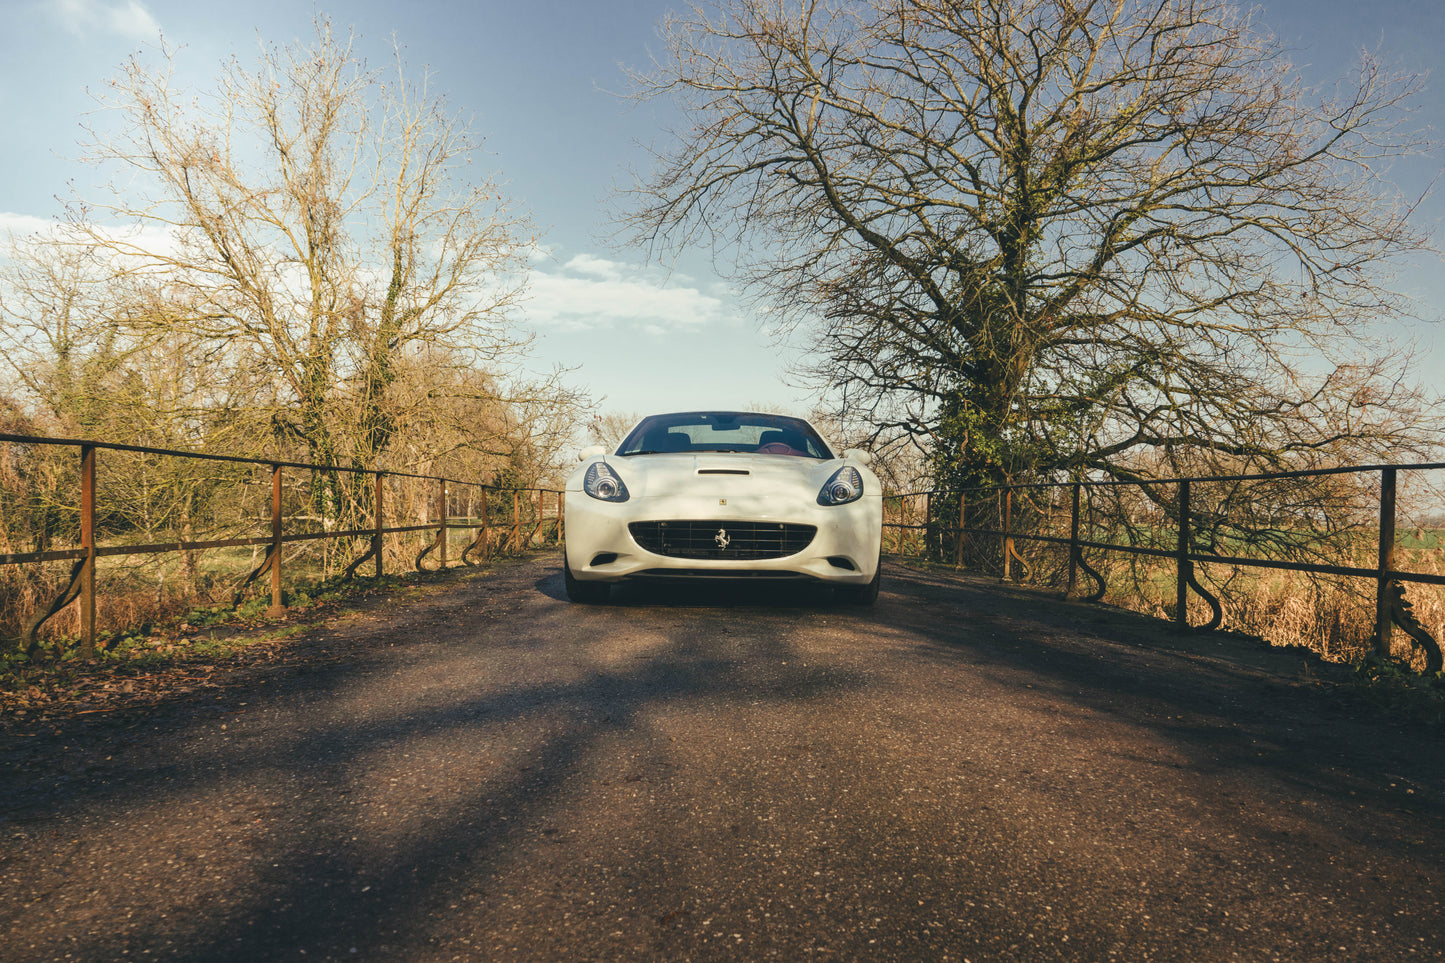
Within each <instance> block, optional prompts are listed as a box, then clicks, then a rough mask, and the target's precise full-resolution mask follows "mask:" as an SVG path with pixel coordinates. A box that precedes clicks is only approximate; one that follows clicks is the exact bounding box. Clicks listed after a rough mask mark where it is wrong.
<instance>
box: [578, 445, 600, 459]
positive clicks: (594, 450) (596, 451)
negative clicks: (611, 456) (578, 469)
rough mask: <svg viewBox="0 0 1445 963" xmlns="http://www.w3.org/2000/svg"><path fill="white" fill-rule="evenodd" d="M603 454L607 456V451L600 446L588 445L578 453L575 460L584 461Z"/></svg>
mask: <svg viewBox="0 0 1445 963" xmlns="http://www.w3.org/2000/svg"><path fill="white" fill-rule="evenodd" d="M605 454H607V449H606V448H604V447H603V446H601V445H588V446H587V447H586V448H583V449H582V450H581V451H579V452H578V453H577V460H578V461H586V460H587V459H589V458H591V457H593V456H594V455H605Z"/></svg>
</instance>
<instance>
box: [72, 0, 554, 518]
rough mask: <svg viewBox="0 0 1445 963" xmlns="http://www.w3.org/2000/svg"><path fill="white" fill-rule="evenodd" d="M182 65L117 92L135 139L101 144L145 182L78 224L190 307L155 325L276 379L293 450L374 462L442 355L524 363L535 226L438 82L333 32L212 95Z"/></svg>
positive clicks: (109, 160)
mask: <svg viewBox="0 0 1445 963" xmlns="http://www.w3.org/2000/svg"><path fill="white" fill-rule="evenodd" d="M162 53H163V54H164V58H163V60H162V62H161V64H160V65H159V66H158V67H151V66H148V65H147V64H146V63H145V62H144V61H143V60H142V59H141V58H134V59H132V61H131V62H130V63H129V64H128V65H127V66H126V68H125V70H124V71H123V73H122V74H121V75H120V76H119V77H118V78H117V79H116V80H114V81H112V82H111V84H110V86H109V88H108V89H107V91H106V92H105V93H104V95H103V97H102V103H103V104H104V106H106V107H109V108H111V109H112V110H113V111H114V112H115V114H116V115H117V116H118V117H119V119H120V121H121V124H120V126H119V128H118V129H117V130H114V131H112V132H108V133H102V132H99V131H97V132H96V133H94V135H93V138H92V141H91V143H90V145H89V157H90V158H91V159H92V160H94V161H95V162H97V163H98V164H101V165H105V166H107V167H109V168H112V169H115V170H116V171H117V173H118V175H120V176H127V177H130V178H132V179H133V181H134V184H135V185H136V186H135V187H121V186H117V189H116V190H115V191H114V192H113V193H112V195H111V196H110V199H109V200H108V201H107V202H106V203H104V204H101V205H97V206H93V207H91V206H76V207H75V208H74V209H73V210H72V211H71V214H70V223H71V229H72V232H73V234H74V235H76V236H80V237H83V238H84V241H85V243H86V245H87V246H88V247H89V248H92V249H99V250H103V251H104V252H106V254H107V256H108V258H109V264H110V266H111V267H112V269H113V270H115V271H116V272H118V273H120V274H122V275H124V276H126V277H129V278H131V279H133V281H134V283H137V284H151V285H156V286H163V287H164V288H165V291H166V295H167V299H168V301H169V303H171V304H173V305H183V306H184V307H185V311H184V313H182V314H175V313H167V314H165V315H163V316H156V317H153V318H151V319H150V320H151V321H153V322H154V323H156V324H160V325H162V326H164V327H165V329H166V330H167V331H172V332H174V331H181V332H184V334H185V336H186V337H188V338H190V339H192V340H193V341H194V342H195V343H198V344H204V345H205V346H206V347H207V349H208V350H210V351H213V352H219V353H223V354H225V355H227V356H229V357H230V358H232V360H233V361H234V362H235V363H236V364H237V367H238V369H245V370H250V371H258V370H259V371H264V372H265V373H266V374H267V375H269V377H270V379H272V380H273V381H274V383H275V385H276V390H275V394H274V399H273V402H274V409H273V411H272V412H271V418H270V422H271V425H272V427H273V429H274V432H275V434H276V436H277V437H278V438H279V439H280V440H281V442H282V443H285V442H286V440H287V439H295V440H297V441H298V442H299V443H300V444H301V445H303V446H304V450H305V455H306V457H307V458H308V460H310V461H313V462H317V463H321V464H328V465H331V464H334V465H351V466H355V467H372V466H374V465H376V464H377V460H378V458H379V457H380V456H381V454H382V453H383V452H384V451H385V450H386V449H387V447H388V446H389V445H390V444H391V440H392V438H393V437H394V435H395V434H396V433H397V431H398V430H399V429H400V428H401V427H404V426H405V425H404V422H405V420H406V413H407V411H408V409H407V408H404V407H402V406H400V405H398V404H397V403H396V400H395V399H394V398H393V397H392V394H393V386H394V385H395V383H396V381H397V379H398V377H399V374H398V373H399V372H400V371H401V370H403V369H404V368H405V367H407V365H408V364H409V363H410V362H411V361H413V360H415V359H416V358H418V357H419V356H420V354H421V353H423V352H424V351H425V350H426V349H428V348H430V347H434V346H441V347H444V348H445V349H446V350H447V351H448V352H450V353H451V354H452V355H454V356H455V355H460V356H462V357H463V358H464V360H465V361H466V362H467V363H469V364H476V365H482V364H489V363H493V362H504V363H506V364H508V365H510V364H511V363H512V362H513V361H514V360H515V356H516V353H517V352H518V351H519V350H521V349H522V348H523V347H524V345H525V340H526V339H525V338H519V337H517V336H515V335H514V334H512V333H511V331H510V330H509V328H508V327H507V325H506V315H507V312H508V309H509V308H510V307H511V305H512V304H513V303H514V302H515V301H516V299H517V298H518V297H519V295H520V294H521V292H522V290H523V283H524V266H525V263H524V256H523V255H524V249H525V246H526V245H527V244H528V243H530V236H529V234H528V228H527V225H526V222H525V221H524V220H523V219H522V218H521V217H519V216H518V215H516V214H514V213H512V212H511V211H510V210H509V209H508V206H507V204H506V202H505V200H504V198H503V196H502V193H501V191H500V190H499V189H498V187H497V186H496V185H495V184H494V183H493V182H492V181H490V180H489V179H486V178H480V179H478V178H477V177H476V176H475V174H474V173H473V172H471V171H469V170H464V168H465V167H466V165H467V164H469V163H470V161H471V160H472V158H473V155H474V153H475V152H476V149H477V144H476V143H475V140H474V138H473V137H472V136H471V134H470V132H469V130H468V128H467V127H466V125H464V124H463V123H462V122H460V121H459V120H457V119H456V118H454V117H453V116H451V115H450V114H449V113H448V112H447V109H446V105H445V104H444V102H442V101H441V100H440V99H438V98H436V97H434V96H433V95H432V94H431V93H430V91H429V90H428V89H427V88H426V85H425V83H424V82H423V83H421V84H417V83H414V82H412V81H410V80H408V79H407V77H406V76H405V74H404V71H403V70H402V69H401V67H400V65H398V76H397V77H396V78H394V79H393V80H391V81H389V82H383V77H382V76H381V75H379V74H377V73H374V72H372V71H370V70H368V69H367V68H366V67H365V65H364V64H362V63H361V62H360V61H359V60H358V59H357V57H356V55H355V54H354V53H353V51H352V49H351V47H350V44H349V42H347V41H344V40H342V39H340V38H338V37H336V36H334V35H333V33H332V30H331V26H330V24H329V23H328V22H327V21H325V20H324V19H323V20H318V22H317V38H316V41H315V42H314V43H313V44H311V45H309V46H296V47H285V48H276V47H271V48H267V49H265V51H264V52H263V55H262V56H261V58H260V61H259V63H258V64H257V65H256V66H255V67H252V68H247V67H244V66H242V65H241V64H239V63H237V62H234V61H233V62H231V63H230V64H229V65H227V67H226V69H225V71H224V73H223V75H222V77H221V80H220V84H219V88H218V90H217V91H216V93H215V94H214V96H211V97H209V98H200V97H195V96H193V95H192V94H190V93H188V92H186V91H181V90H177V89H174V88H173V87H172V85H171V83H170V71H169V65H170V52H169V51H163V52H162ZM117 184H118V185H119V176H118V178H117ZM117 224H118V225H121V228H120V229H118V228H117V227H116V225H117ZM142 320H143V321H144V320H146V319H142ZM317 498H318V506H317V507H318V509H319V510H321V511H323V512H324V513H325V514H327V515H332V516H334V515H335V514H336V513H337V512H339V511H340V510H342V508H343V507H344V503H345V502H346V501H347V500H348V493H347V492H346V491H345V486H344V485H343V484H342V480H341V479H340V477H339V476H333V477H331V478H323V479H321V480H320V484H319V486H318V489H317Z"/></svg>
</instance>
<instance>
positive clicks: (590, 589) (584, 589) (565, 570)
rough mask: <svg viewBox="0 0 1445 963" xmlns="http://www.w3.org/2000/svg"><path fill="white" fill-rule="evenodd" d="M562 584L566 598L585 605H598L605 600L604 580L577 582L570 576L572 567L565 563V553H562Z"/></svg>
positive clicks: (606, 587)
mask: <svg viewBox="0 0 1445 963" xmlns="http://www.w3.org/2000/svg"><path fill="white" fill-rule="evenodd" d="M562 584H563V586H564V587H565V588H566V590H567V599H568V601H571V602H582V603H584V604H586V605H600V604H601V603H603V602H606V601H607V595H608V585H607V583H606V582H579V581H577V579H575V578H573V577H572V567H571V566H569V565H568V564H567V553H566V552H563V553H562Z"/></svg>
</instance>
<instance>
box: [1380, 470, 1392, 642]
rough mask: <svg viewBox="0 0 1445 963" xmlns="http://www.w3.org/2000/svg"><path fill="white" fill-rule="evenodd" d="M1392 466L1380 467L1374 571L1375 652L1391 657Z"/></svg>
mask: <svg viewBox="0 0 1445 963" xmlns="http://www.w3.org/2000/svg"><path fill="white" fill-rule="evenodd" d="M1395 482H1396V478H1395V469H1393V468H1385V469H1381V471H1380V544H1379V562H1378V565H1377V568H1376V575H1375V654H1377V655H1379V656H1380V657H1381V658H1389V657H1390V633H1391V630H1392V625H1391V616H1390V610H1391V602H1390V572H1391V570H1393V569H1394V567H1395Z"/></svg>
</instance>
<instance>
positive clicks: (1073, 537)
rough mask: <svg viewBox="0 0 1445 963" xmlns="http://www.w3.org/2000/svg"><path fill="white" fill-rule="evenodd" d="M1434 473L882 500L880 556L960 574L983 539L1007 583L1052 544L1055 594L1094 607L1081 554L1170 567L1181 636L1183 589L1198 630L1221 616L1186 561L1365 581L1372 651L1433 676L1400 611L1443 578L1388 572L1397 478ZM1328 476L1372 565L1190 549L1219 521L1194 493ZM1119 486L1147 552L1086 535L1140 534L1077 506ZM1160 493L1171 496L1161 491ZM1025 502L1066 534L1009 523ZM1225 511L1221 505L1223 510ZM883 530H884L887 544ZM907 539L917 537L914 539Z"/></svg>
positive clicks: (1423, 640) (1173, 482)
mask: <svg viewBox="0 0 1445 963" xmlns="http://www.w3.org/2000/svg"><path fill="white" fill-rule="evenodd" d="M1441 469H1445V463H1430V464H1415V465H1369V466H1359V467H1350V468H1335V469H1321V470H1315V471H1301V472H1279V473H1264V474H1248V475H1217V476H1205V477H1195V478H1167V479H1150V480H1139V481H1117V480H1109V481H1076V482H1058V483H1033V484H1022V485H1000V486H996V487H990V488H975V489H968V490H964V491H952V492H945V491H936V490H935V491H920V492H908V493H901V494H888V495H887V496H886V498H885V518H884V529H885V537H884V546H885V551H887V550H889V548H891V549H892V551H893V552H894V553H896V554H920V555H922V554H926V555H929V556H930V557H933V558H935V559H939V560H944V561H950V560H951V561H952V562H953V564H954V565H955V566H957V567H963V564H964V544H965V536H985V537H987V538H989V539H997V542H996V549H995V550H994V552H991V553H989V554H990V556H991V558H990V567H991V568H992V570H993V571H995V572H997V573H999V574H1000V575H1001V577H1002V578H1003V579H1004V580H1011V579H1013V578H1014V573H1015V570H1016V569H1017V568H1019V567H1020V566H1023V567H1027V564H1028V563H1027V562H1026V560H1025V559H1024V558H1023V556H1022V555H1020V554H1019V551H1018V543H1019V542H1033V543H1038V544H1053V545H1057V546H1060V547H1063V548H1066V549H1067V552H1068V565H1067V576H1066V577H1065V579H1064V586H1063V587H1064V591H1065V594H1066V595H1068V596H1070V597H1082V598H1085V599H1087V600H1091V601H1097V600H1099V599H1101V598H1102V597H1103V595H1104V592H1105V589H1106V586H1105V581H1104V577H1103V576H1102V575H1100V574H1099V573H1098V571H1097V570H1096V569H1095V568H1093V567H1092V566H1091V565H1089V563H1088V561H1087V557H1086V555H1085V553H1086V552H1106V553H1121V554H1125V555H1132V556H1145V557H1147V556H1152V557H1155V558H1158V559H1161V560H1168V561H1172V563H1173V568H1174V586H1173V587H1174V599H1175V604H1174V621H1175V622H1176V624H1178V625H1179V626H1180V627H1181V628H1187V627H1189V621H1188V604H1187V603H1188V599H1189V593H1190V592H1191V591H1192V592H1194V593H1195V594H1196V595H1197V596H1199V597H1200V598H1202V599H1203V600H1204V601H1205V602H1206V603H1207V604H1208V605H1209V608H1210V610H1211V613H1212V614H1211V618H1210V619H1209V621H1208V622H1207V623H1206V624H1204V625H1202V626H1199V628H1200V629H1202V630H1210V629H1215V628H1217V627H1219V625H1220V623H1221V621H1222V617H1223V611H1222V608H1221V606H1220V603H1219V600H1218V599H1217V598H1215V596H1214V595H1213V594H1211V593H1210V592H1209V591H1208V590H1207V589H1205V588H1204V587H1203V586H1201V585H1200V583H1199V581H1198V579H1197V578H1196V577H1195V571H1194V566H1195V565H1196V563H1222V564H1226V565H1231V566H1238V567H1241V568H1251V567H1253V568H1262V569H1276V570H1282V571H1290V572H1302V573H1308V574H1311V575H1328V576H1340V577H1345V578H1361V579H1369V580H1371V581H1372V582H1373V583H1374V601H1375V612H1374V624H1375V634H1374V645H1375V650H1376V652H1377V653H1378V654H1380V655H1382V656H1388V655H1389V653H1390V651H1391V649H1390V646H1391V635H1392V630H1393V629H1395V628H1400V629H1402V630H1403V631H1405V632H1406V633H1407V634H1408V635H1409V636H1410V638H1411V639H1412V640H1413V641H1414V642H1415V643H1416V644H1418V645H1419V646H1420V647H1421V648H1422V649H1423V650H1424V651H1425V654H1426V663H1427V671H1431V672H1439V671H1441V669H1442V654H1441V648H1440V645H1439V644H1438V643H1437V642H1436V640H1435V639H1434V638H1433V637H1432V636H1431V635H1430V633H1429V632H1428V631H1426V629H1425V628H1424V627H1423V626H1422V625H1420V623H1419V622H1418V621H1417V620H1416V619H1415V618H1414V616H1413V615H1412V614H1411V612H1410V603H1409V602H1407V601H1405V597H1404V595H1405V585H1406V584H1408V583H1415V584H1428V585H1445V575H1442V574H1439V573H1438V572H1423V571H1412V570H1409V569H1404V568H1399V567H1397V564H1396V558H1397V552H1396V545H1397V537H1396V525H1397V492H1398V485H1399V476H1400V473H1401V472H1430V471H1439V470H1441ZM1330 476H1349V481H1350V484H1349V485H1348V486H1346V487H1347V490H1348V491H1349V492H1351V493H1353V495H1354V506H1353V511H1354V513H1355V516H1356V517H1355V519H1354V521H1355V523H1356V524H1355V526H1354V528H1355V530H1356V531H1358V530H1365V531H1369V532H1370V533H1371V535H1372V538H1373V543H1374V544H1373V545H1372V546H1371V548H1372V549H1373V551H1372V553H1371V554H1372V555H1373V557H1374V561H1375V564H1374V565H1372V566H1363V565H1358V564H1356V565H1346V564H1334V563H1331V562H1327V561H1303V560H1299V559H1291V558H1269V557H1259V556H1250V555H1241V554H1237V553H1235V552H1229V553H1225V552H1221V551H1218V550H1206V549H1203V548H1201V547H1200V546H1199V545H1197V544H1196V542H1197V540H1198V533H1199V532H1200V531H1201V528H1202V526H1201V525H1200V524H1197V523H1198V522H1199V521H1200V520H1201V518H1205V519H1206V520H1212V519H1218V518H1220V517H1222V516H1221V514H1220V512H1221V511H1222V510H1223V509H1221V506H1220V505H1218V504H1216V505H1211V506H1206V507H1204V508H1203V509H1202V510H1201V507H1200V506H1199V505H1198V504H1197V501H1196V495H1195V492H1196V490H1197V488H1198V487H1199V486H1201V485H1209V486H1212V487H1213V488H1215V489H1224V490H1226V491H1230V492H1232V493H1234V495H1232V496H1231V497H1238V493H1240V492H1246V491H1247V489H1248V487H1249V486H1250V485H1252V484H1256V483H1263V484H1279V483H1284V482H1300V483H1312V484H1318V483H1320V482H1322V481H1323V480H1324V479H1327V478H1329V477H1330ZM1121 487H1128V488H1132V489H1134V490H1136V491H1137V492H1138V493H1139V494H1140V495H1141V498H1140V503H1141V504H1146V505H1149V506H1152V507H1153V508H1155V509H1156V510H1157V512H1156V514H1155V515H1154V517H1153V518H1152V519H1151V520H1150V524H1151V525H1152V529H1151V534H1152V535H1153V536H1154V537H1153V538H1151V539H1148V541H1152V542H1153V544H1140V542H1139V541H1138V540H1134V541H1131V542H1127V543H1121V542H1118V541H1103V540H1100V539H1099V538H1097V537H1095V534H1094V533H1095V532H1096V531H1097V530H1099V529H1108V528H1112V529H1114V530H1116V531H1117V530H1120V529H1126V530H1131V531H1139V530H1140V529H1141V528H1143V527H1147V526H1141V525H1140V524H1139V523H1138V522H1137V521H1130V522H1128V523H1127V524H1120V521H1121V520H1120V519H1112V520H1111V519H1108V518H1103V519H1102V520H1101V519H1100V518H1099V517H1097V513H1096V512H1094V511H1088V512H1086V511H1085V509H1084V506H1085V504H1086V502H1088V503H1092V501H1093V500H1094V499H1093V498H1092V497H1091V496H1092V495H1094V494H1097V493H1100V492H1102V491H1104V490H1106V489H1117V488H1121ZM1170 489H1173V491H1172V492H1170ZM1362 492H1372V493H1377V494H1376V498H1377V506H1376V509H1377V514H1376V515H1375V517H1374V518H1372V519H1370V523H1369V524H1363V523H1362V520H1361V519H1360V518H1359V514H1360V511H1361V509H1360V504H1359V495H1360V493H1362ZM1025 494H1027V495H1029V496H1030V497H1031V498H1032V499H1033V500H1035V501H1037V502H1040V503H1046V504H1048V505H1050V506H1054V505H1059V504H1060V503H1061V502H1066V503H1067V505H1068V508H1067V524H1068V528H1067V532H1066V533H1064V532H1063V531H1062V529H1061V526H1060V524H1059V522H1060V521H1062V516H1063V514H1064V513H1063V512H1062V511H1061V512H1059V513H1058V515H1059V516H1060V517H1059V518H1056V519H1053V520H1052V523H1051V524H1049V525H1037V524H1036V525H1030V526H1025V525H1021V524H1019V520H1018V516H1017V512H1016V500H1017V499H1019V498H1020V497H1021V496H1024V495H1025ZM1060 496H1066V497H1060ZM980 501H982V502H985V503H988V509H987V510H986V511H979V510H978V509H977V505H978V503H979V502H980ZM1226 501H1227V500H1226ZM1113 502H1114V503H1115V504H1119V502H1120V500H1119V499H1118V498H1115V499H1113ZM920 503H921V505H920ZM944 505H947V510H946V511H943V510H941V509H942V507H943V506H944ZM970 505H973V506H974V511H973V512H972V513H970ZM1227 507H1228V506H1227V505H1226V506H1225V508H1227ZM984 515H987V516H988V517H989V519H990V524H978V521H979V519H981V518H982V517H983V516H984ZM1303 515H1306V516H1307V515H1308V513H1303ZM1297 521H1298V520H1297V519H1296V522H1297ZM970 522H972V523H970ZM889 531H891V532H892V538H891V545H890V538H889V535H888V532H889ZM906 533H915V534H914V535H913V536H912V537H911V538H909V537H906ZM917 533H921V536H920V535H919V534H917ZM1274 536H1275V543H1276V544H1280V543H1282V542H1283V541H1285V540H1287V536H1288V533H1285V532H1283V531H1282V530H1281V531H1276V532H1275V533H1274ZM1281 536H1286V537H1281ZM1331 538H1334V539H1335V541H1336V542H1338V532H1334V533H1331V534H1330V535H1328V536H1326V535H1324V534H1320V535H1319V539H1318V540H1319V544H1326V545H1327V544H1329V543H1330V539H1331ZM949 539H951V541H952V545H951V546H949V545H947V544H945V542H946V541H947V540H949ZM1296 540H1298V539H1296ZM1234 541H1235V543H1236V544H1238V545H1241V546H1242V545H1244V544H1246V542H1247V540H1246V539H1243V538H1240V539H1235V540H1234ZM1265 541H1268V540H1265ZM950 548H951V551H950V550H949V549H950ZM1216 549H1217V546H1216ZM950 556H951V557H950ZM1081 572H1082V573H1083V574H1085V575H1086V576H1087V577H1088V578H1089V579H1091V580H1092V581H1093V582H1094V583H1095V588H1094V590H1093V591H1092V592H1090V593H1080V592H1079V589H1078V581H1079V575H1080V573H1081Z"/></svg>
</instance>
